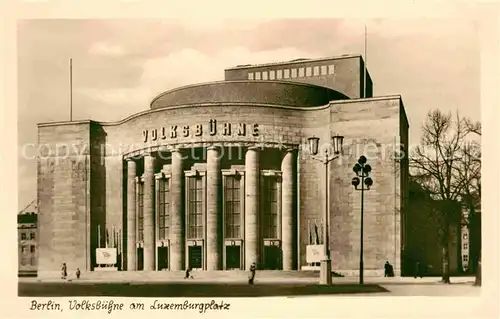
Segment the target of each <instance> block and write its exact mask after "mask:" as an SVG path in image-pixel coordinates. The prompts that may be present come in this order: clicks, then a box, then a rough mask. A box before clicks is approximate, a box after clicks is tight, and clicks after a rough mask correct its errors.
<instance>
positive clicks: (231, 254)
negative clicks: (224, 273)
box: [226, 246, 241, 269]
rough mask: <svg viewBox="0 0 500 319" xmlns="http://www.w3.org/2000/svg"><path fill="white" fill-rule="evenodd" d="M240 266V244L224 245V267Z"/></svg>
mask: <svg viewBox="0 0 500 319" xmlns="http://www.w3.org/2000/svg"><path fill="white" fill-rule="evenodd" d="M240 268H241V246H226V269H240Z"/></svg>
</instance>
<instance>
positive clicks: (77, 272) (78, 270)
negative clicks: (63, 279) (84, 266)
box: [76, 268, 81, 279]
mask: <svg viewBox="0 0 500 319" xmlns="http://www.w3.org/2000/svg"><path fill="white" fill-rule="evenodd" d="M80 273H81V272H80V268H76V279H80Z"/></svg>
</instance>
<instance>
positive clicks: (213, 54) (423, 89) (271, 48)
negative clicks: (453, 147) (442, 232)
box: [17, 17, 480, 210]
mask: <svg viewBox="0 0 500 319" xmlns="http://www.w3.org/2000/svg"><path fill="white" fill-rule="evenodd" d="M364 23H366V25H367V31H368V33H367V36H368V38H367V39H368V41H367V43H368V46H367V66H368V70H369V72H370V75H371V77H372V80H373V83H374V96H384V95H393V94H400V95H401V96H402V98H403V102H404V105H405V109H406V113H407V117H408V119H409V122H410V143H411V144H414V143H418V141H419V139H420V136H421V133H420V126H421V125H422V123H423V121H424V120H425V117H426V114H427V113H428V112H429V111H430V110H434V109H440V110H443V111H445V112H448V111H450V112H456V111H458V112H459V113H460V115H461V116H465V117H469V118H471V119H473V120H480V47H479V33H478V26H477V24H476V22H475V21H474V20H472V19H470V20H467V19H466V18H463V17H461V18H460V19H458V18H435V19H432V18H427V19H422V18H419V19H417V18H414V19H408V18H406V19H378V20H369V21H360V20H343V19H285V20H244V19H238V20H220V19H218V20H213V21H207V20H197V19H193V20H182V19H176V20H174V19H169V20H139V19H134V20H22V21H20V22H19V23H18V32H17V37H18V61H17V62H18V130H19V131H18V150H19V154H18V164H19V170H18V177H19V183H18V185H19V186H18V187H19V189H18V191H19V198H18V206H19V210H20V209H22V208H23V207H24V206H26V205H27V204H28V203H29V202H31V201H32V200H34V199H35V198H36V180H37V177H36V159H34V158H33V157H34V155H35V152H34V147H33V146H32V145H34V144H35V143H36V142H37V123H43V122H52V121H66V120H69V59H70V58H72V60H73V120H81V119H93V120H97V121H116V120H120V119H123V118H125V117H128V116H129V115H131V114H134V113H137V112H140V111H144V110H146V109H148V108H149V103H150V101H151V100H152V99H153V98H154V97H155V96H156V95H157V94H159V93H161V92H163V91H166V90H169V89H173V88H175V87H178V86H182V85H187V84H194V83H200V82H208V81H216V80H223V79H224V69H225V68H229V67H232V66H236V65H239V64H255V63H266V62H278V61H287V60H292V59H296V58H321V57H330V56H340V55H342V54H364Z"/></svg>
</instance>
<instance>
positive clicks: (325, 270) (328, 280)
mask: <svg viewBox="0 0 500 319" xmlns="http://www.w3.org/2000/svg"><path fill="white" fill-rule="evenodd" d="M308 140H309V150H310V152H311V154H312V155H313V159H315V160H317V161H320V162H321V163H323V164H324V165H325V187H326V189H325V212H324V214H325V216H324V225H325V229H324V231H323V256H324V257H323V260H321V267H320V275H319V283H320V284H321V285H331V284H332V261H331V259H330V248H329V239H328V219H329V218H328V197H329V196H328V195H329V193H330V190H329V188H328V164H329V163H330V162H331V161H333V160H334V159H336V158H339V157H340V155H341V154H342V143H343V141H344V137H343V136H340V135H335V136H332V144H333V156H330V154H329V152H328V149H325V153H324V154H323V156H321V155H320V156H318V157H316V155H318V151H319V147H318V146H319V137H315V136H313V137H310V138H308Z"/></svg>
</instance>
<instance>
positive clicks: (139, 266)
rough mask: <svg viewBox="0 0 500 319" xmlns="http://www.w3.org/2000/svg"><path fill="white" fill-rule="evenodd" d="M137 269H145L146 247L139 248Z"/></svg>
mask: <svg viewBox="0 0 500 319" xmlns="http://www.w3.org/2000/svg"><path fill="white" fill-rule="evenodd" d="M137 270H144V248H142V247H141V248H137Z"/></svg>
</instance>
